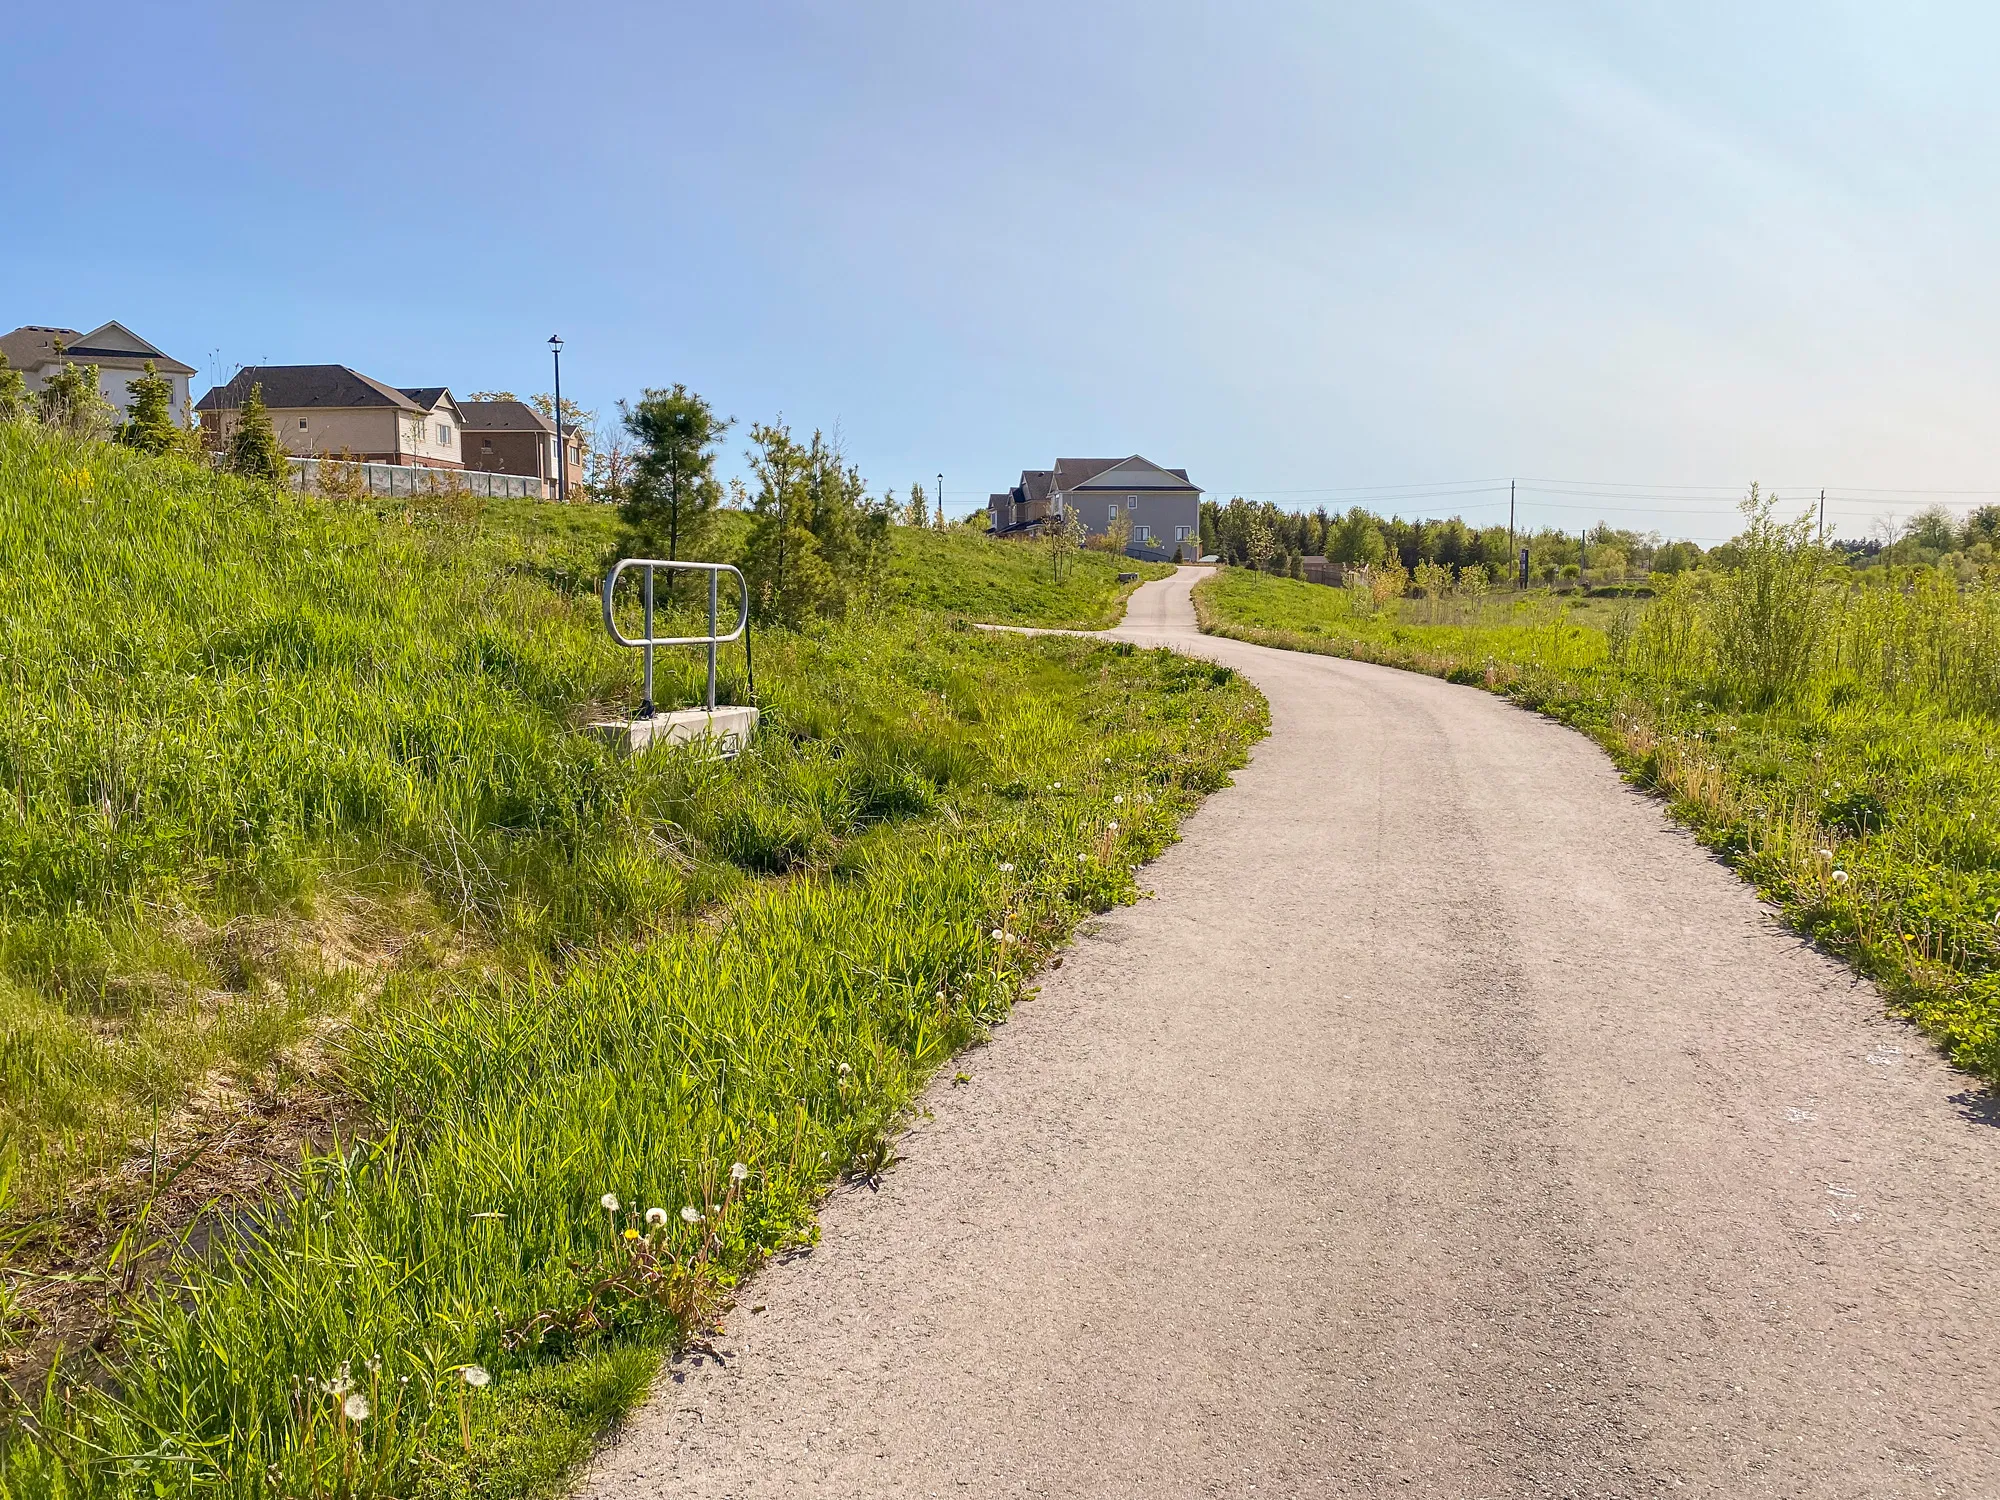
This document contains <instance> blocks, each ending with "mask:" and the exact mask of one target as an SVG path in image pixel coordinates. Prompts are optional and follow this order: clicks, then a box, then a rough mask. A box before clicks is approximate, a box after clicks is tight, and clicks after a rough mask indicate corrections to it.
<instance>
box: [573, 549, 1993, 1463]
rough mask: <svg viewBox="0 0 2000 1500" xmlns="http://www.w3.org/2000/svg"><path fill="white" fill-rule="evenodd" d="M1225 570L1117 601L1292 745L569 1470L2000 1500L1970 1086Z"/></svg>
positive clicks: (1727, 896) (1710, 867)
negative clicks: (1197, 607) (1277, 644)
mask: <svg viewBox="0 0 2000 1500" xmlns="http://www.w3.org/2000/svg"><path fill="white" fill-rule="evenodd" d="M1197 576H1199V575H1198V571H1197V570H1194V569H1184V570H1182V571H1181V573H1180V574H1179V575H1178V576H1176V577H1175V578H1172V579H1168V580H1164V581H1162V582H1158V583H1150V584H1147V585H1145V586H1144V587H1142V588H1141V589H1140V590H1139V591H1138V593H1137V594H1135V595H1134V597H1133V600H1132V605H1131V609H1130V611H1129V612H1128V614H1127V617H1126V621H1125V624H1124V625H1123V626H1121V627H1120V629H1119V631H1118V632H1116V634H1118V635H1121V636H1123V637H1125V638H1128V639H1132V640H1135V641H1139V642H1141V643H1145V644H1156V643H1157V644H1168V645H1173V646H1175V647H1177V648H1179V649H1185V650H1189V651H1191V652H1194V653H1196V654H1199V655H1202V656H1205V657H1209V658H1212V659H1214V660H1217V661H1222V662H1227V663H1228V664H1230V665H1232V666H1234V667H1237V668H1239V669H1241V670H1242V671H1244V672H1245V673H1247V674H1248V675H1249V676H1250V677H1251V679H1252V680H1253V681H1254V682H1256V684H1257V685H1258V686H1259V687H1260V688H1261V689H1262V690H1263V691H1264V693H1265V695H1266V696H1267V697H1268V699H1269V700H1270V703H1271V709H1272V719H1273V729H1272V734H1271V737H1270V738H1269V739H1268V740H1267V741H1265V742H1264V743H1263V744H1262V745H1261V746H1260V747H1259V748H1258V750H1257V751H1256V753H1255V755H1254V757H1253V759H1252V762H1251V764H1250V765H1249V766H1248V767H1247V768H1246V769H1245V770H1244V771H1243V772H1241V773H1239V775H1238V777H1237V779H1236V785H1235V786H1234V787H1233V788H1231V789H1229V790H1226V791H1224V792H1221V793H1219V794H1217V795H1216V796H1214V797H1212V798H1211V799H1210V800H1209V801H1208V803H1206V804H1205V805H1204V806H1203V808H1202V809H1201V810H1200V811H1199V812H1198V813H1197V814H1196V815H1195V816H1194V817H1193V818H1192V819H1191V820H1190V821H1189V822H1188V824H1187V825H1186V827H1185V830H1184V837H1183V839H1182V841H1181V842H1180V843H1179V844H1177V845H1176V846H1174V847H1173V848H1172V849H1171V850H1169V851H1168V852H1167V853H1166V855H1164V856H1163V857H1162V858H1161V859H1160V860H1158V861H1157V862H1156V863H1155V864H1153V865H1152V866H1150V867H1149V869H1148V872H1147V878H1148V880H1149V881H1150V884H1151V888H1152V890H1153V893H1154V896H1153V899H1150V900H1146V901H1143V902H1141V903H1140V904H1139V905H1138V906H1136V907H1133V908H1129V909H1123V910H1119V911H1116V912H1112V913H1110V914H1108V915H1106V916H1104V917H1102V918H1100V919H1098V920H1097V921H1096V922H1095V923H1094V924H1093V926H1092V927H1091V928H1090V929H1089V930H1087V931H1086V933H1085V934H1084V935H1083V936H1082V937H1080V938H1079V940H1078V941H1077V943H1076V944H1075V946H1074V948H1073V949H1072V950H1071V951H1070V952H1069V954H1068V955H1067V958H1066V961H1065V963H1064V964H1063V967H1062V968H1061V969H1060V970H1058V971H1055V972H1053V973H1051V974H1049V975H1047V976H1045V980H1044V983H1043V986H1042V991H1041V996H1040V998H1039V999H1038V1000H1035V1001H1033V1002H1031V1003H1027V1004H1023V1005H1021V1006H1020V1007H1019V1008H1017V1010H1016V1011H1015V1013H1014V1017H1013V1019H1012V1020H1010V1021H1009V1022H1008V1024H1006V1025H1005V1026H1003V1027H1001V1028H999V1029H998V1031H996V1033H995V1035H994V1038H993V1041H992V1042H991V1043H990V1044H989V1045H987V1046H985V1047H982V1048H980V1049H978V1050H976V1051H974V1052H972V1053H971V1054H969V1055H968V1056H967V1058H966V1059H965V1060H964V1061H963V1062H962V1063H961V1067H962V1069H963V1070H964V1071H965V1072H967V1073H969V1074H970V1075H971V1082H970V1083H969V1084H967V1085H965V1086H962V1087H957V1088H954V1087H952V1086H951V1082H950V1073H949V1071H947V1072H946V1073H945V1074H943V1075H941V1077H940V1080H939V1083H938V1085H937V1086H936V1087H934V1088H933V1089H932V1090H931V1092H930V1093H929V1095H928V1096H927V1097H926V1100H925V1103H926V1105H927V1106H928V1111H927V1114H926V1115H925V1117H924V1118H922V1119H920V1120H919V1121H918V1122H917V1123H916V1125H915V1127H914V1128H913V1129H912V1130H911V1132H910V1133H909V1135H908V1136H907V1137H905V1138H904V1140H903V1141H902V1143H901V1146H900V1151H901V1157H902V1159H901V1161H900V1162H899V1163H898V1164H897V1165H896V1166H895V1167H894V1168H893V1169H891V1170H890V1171H889V1172H888V1173H887V1174H886V1175H885V1176H884V1178H883V1179H882V1182H881V1186H880V1188H879V1191H871V1190H868V1189H866V1188H856V1189H849V1190H843V1191H841V1192H840V1193H838V1194H836V1195H835V1196H834V1197H833V1198H832V1199H831V1200H830V1201H829V1202H828V1203H827V1205H826V1206H825V1209H824V1212H823V1214H822V1218H821V1224H822V1241H821V1244H820V1246H819V1247H818V1248H817V1249H816V1250H814V1251H813V1252H812V1253H811V1254H809V1255H802V1256H798V1257H795V1258H793V1259H791V1260H789V1261H787V1262H784V1263H781V1264H774V1265H771V1266H769V1267H767V1268H766V1269H765V1270H764V1271H762V1272H761V1273H760V1274H759V1275H758V1277H757V1278H756V1280H755V1282H754V1284H753V1285H752V1286H751V1287H750V1288H749V1289H748V1295H746V1296H745V1297H744V1299H743V1302H742V1305H741V1306H739V1308H738V1309H737V1311H736V1312H735V1313H733V1314H732V1315H731V1317H730V1319H729V1323H728V1333H727V1337H725V1338H723V1339H720V1340H718V1341H717V1349H718V1352H719V1353H720V1355H721V1358H720V1359H717V1358H715V1357H712V1356H706V1355H703V1356H695V1357H691V1358H689V1359H686V1360H683V1361H681V1362H679V1363H677V1364H676V1365H674V1366H672V1367H671V1368H670V1369H669V1370H668V1372H667V1373H666V1376H665V1377H664V1378H663V1379H662V1381H661V1383H660V1385H659V1387H658V1390H657V1391H656V1394H655V1397H654V1399H653V1400H652V1401H651V1403H650V1404H649V1405H648V1406H647V1407H645V1408H644V1409H643V1410H642V1411H641V1412H640V1413H639V1414H638V1415H637V1416H636V1417H635V1418H634V1420H633V1421H632V1422H631V1423H630V1424H628V1426H627V1428H626V1429H625V1431H624V1432H623V1433H622V1434H621V1435H620V1437H619V1438H618V1440H617V1441H616V1442H614V1443H613V1444H611V1445H610V1446H609V1447H608V1448H607V1450H606V1451H605V1452H604V1453H603V1454H602V1455H601V1457H600V1460H599V1462H598V1463H597V1465H596V1466H595V1469H594V1471H593V1473H592V1474H591V1476H590V1478H589V1479H588V1481H587V1482H586V1484H585V1486H584V1493H585V1494H586V1495H589V1496H594V1497H609V1496H654V1495H658V1496H668V1495H672V1496H676V1497H681V1496H716V1497H721V1496H730V1497H760V1496H781V1495H782V1496H797V1495H815V1496H905V1495H908V1496H917V1495H937V1494H968V1493H969V1494H978V1495H1012V1494H1022V1495H1052V1496H1084V1495H1088V1496H1181V1495H1197V1494H1199V1495H1251V1494H1259V1493H1261V1494H1281V1495H1314V1496H1317V1495H1327V1496H1333V1495H1341V1496H1348V1495H1353V1496H1361V1495H1387V1494H1395V1495H1405V1496H1439V1497H1445V1496H1449V1497H1480V1496H1484V1497H1493V1500H1499V1497H1503V1496H1505V1497H1513V1496H1538V1497H1539V1496H1576V1497H1598V1496H1638V1495H1645V1496H1655V1495H1659V1494H1662V1493H1665V1492H1677V1493H1682V1494H1693V1495H1713V1496H1728V1497H1750V1496H1772V1497H1780V1496H1782V1497H1820V1496H1825V1497H1835V1496H1839V1497H1848V1496H1854V1497H1860V1496H1869V1497H1876V1496H1899V1497H1900V1496H1911V1497H1915V1496H1927V1497H1929V1496H1951V1497H1964V1500H1986V1497H1992V1496H1995V1495H2000V1317H1996V1316H1995V1309H1996V1308H2000V1295H1996V1293H2000V1227H1996V1226H2000V1113H1996V1112H1995V1111H1994V1110H1993V1108H1992V1106H1991V1102H1990V1098H1989V1097H1988V1096H1985V1095H1983V1094H1980V1093H1978V1092H1976V1090H1975V1087H1974V1085H1973V1084H1972V1083H1971V1081H1970V1080H1968V1079H1966V1078H1964V1077H1963V1076H1961V1075H1959V1074H1956V1073H1954V1072H1953V1071H1952V1070H1951V1069H1949V1068H1948V1067H1947V1066H1946V1065H1945V1064H1943V1063H1942V1062H1941V1061H1939V1060H1938V1059H1937V1058H1936V1057H1935V1056H1934V1055H1933V1054H1932V1053H1931V1052H1930V1051H1929V1050H1928V1048H1927V1047H1926V1046H1925V1044H1924V1043H1923V1041H1922V1040H1921V1038H1920V1037H1918V1036H1917V1035H1916V1033H1915V1032H1913V1031H1912V1030H1910V1029H1909V1028H1908V1027H1906V1026H1904V1025H1902V1024H1901V1023H1898V1022H1895V1021H1892V1020H1890V1019H1887V1018H1886V1017H1884V1015H1883V1013H1882V1008H1881V1003H1880V1000H1879V998H1878V997H1877V996H1876V995H1875V994H1874V992H1873V990H1872V989H1871V988H1869V987H1868V986H1867V985H1866V984H1864V983H1862V982H1860V981H1858V980H1856V979H1855V978H1854V976H1853V975H1851V974H1850V973H1849V972H1848V971H1847V970H1846V969H1844V968H1843V967H1842V966H1840V965H1839V964H1838V963H1836V962H1834V961H1833V960H1831V959H1829V958H1826V957H1825V956H1823V955H1820V954H1818V953H1816V952H1814V951H1813V950H1811V949H1810V948H1808V947H1806V946H1805V945H1803V944H1802V943H1800V942H1799V940H1798V939H1796V938H1795V937H1793V936H1792V935H1790V934H1788V933H1787V932H1785V931H1784V930H1783V929H1782V928H1780V927H1779V926H1778V925H1777V924H1776V923H1775V922H1774V921H1773V920H1772V919H1771V918H1770V917H1769V915H1768V914H1767V913H1766V912H1765V910H1764V909H1763V908H1762V907H1761V906H1760V905H1759V903H1758V902H1757V900H1756V898H1755V895H1754V893H1752V892H1751V891H1750V890H1749V889H1748V888H1747V887H1745V886H1744V885H1743V884H1742V883H1741V882H1739V881H1738V880H1737V879H1736V878H1735V877H1734V876H1733V875H1731V874H1730V873H1729V872H1728V871H1727V870H1726V869H1724V868H1723V867H1721V866H1720V865H1719V864H1717V863H1716V862H1715V861H1714V860H1713V859H1712V858H1710V857H1709V856H1708V855H1707V854H1706V853H1705V851H1703V850H1702V849H1701V848H1700V847H1699V846H1698V845H1697V844H1695V843H1694V841H1693V840H1692V839H1691V838H1690V837H1688V836H1687V835H1686V834H1685V833H1683V832H1681V831H1680V830H1678V829H1676V828H1675V827H1673V826H1672V825H1671V824H1670V823H1669V822H1668V821H1667V819H1666V816H1665V814H1664V812H1663V811H1662V809H1661V808H1660V807H1659V805H1658V804H1657V803H1655V802H1653V801H1651V800H1650V799H1648V798H1646V797H1644V796H1642V795H1640V794H1639V793H1637V792H1635V791H1633V790H1632V789H1631V788H1629V787H1627V786H1626V785H1624V784H1623V783H1622V782H1621V781H1620V780H1619V778H1618V776H1617V774H1616V773H1615V772H1614V770H1613V769H1612V767H1611V766H1610V764H1609V762H1608V761H1606V759H1605V758H1604V757H1603V756H1602V755H1601V754H1600V753H1599V752H1598V751H1597V749H1596V748H1595V747H1594V746H1592V745H1591V744H1590V743H1589V742H1588V741H1587V740H1585V739H1583V738H1582V737H1581V736H1578V735H1576V734H1573V733H1571V732H1569V731H1567V730H1565V729H1562V728H1561V727H1559V726H1557V725H1555V724H1553V723H1550V722H1548V721H1545V720H1542V719H1540V718H1537V717H1535V716H1533V715H1531V714H1528V713H1525V712H1523V711H1521V710H1519V709H1517V708H1514V707H1512V706H1511V705H1509V704H1507V703H1505V702H1503V701H1501V700H1499V699H1497V698H1495V697H1493V696H1491V695H1488V694H1485V693H1481V692H1479V691H1477V690H1475V689H1470V688H1463V687H1457V686H1453V685H1451V684H1448V683H1444V682H1440V681H1438V680H1436V679H1433V678H1428V677H1422V676H1417V675H1413V674H1405V673H1400V672H1396V671H1393V670H1390V669H1386V668H1379V667H1373V666H1369V665H1367V664H1364V663H1357V662H1348V661H1342V660H1338V659H1335V658H1330V657H1319V656H1307V655H1302V654H1293V653H1286V652H1281V651H1275V650H1269V649H1267V648H1263V647H1258V646H1252V645H1248V644H1244V643H1240V642H1234V641H1226V640H1220V639H1215V638H1210V637H1203V636H1200V635H1198V634H1197V633H1196V632H1195V627H1194V618H1193V611H1192V607H1191V605H1190V603H1189V601H1188V590H1189V588H1190V587H1191V585H1192V582H1193V580H1194V578H1195V577H1197ZM755 1308H761V1309H762V1311H753V1309H755Z"/></svg>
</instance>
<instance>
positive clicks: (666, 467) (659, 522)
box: [618, 385, 735, 588]
mask: <svg viewBox="0 0 2000 1500" xmlns="http://www.w3.org/2000/svg"><path fill="white" fill-rule="evenodd" d="M618 414H619V418H620V420H621V422H622V423H623V425H624V428H625V431H626V432H627V433H628V434H629V435H630V436H631V438H632V442H633V444H634V446H635V453H634V457H633V461H632V479H631V484H630V487H629V488H630V492H629V494H628V495H627V497H626V500H625V504H624V508H623V510H622V511H621V512H620V514H621V515H622V516H623V518H624V520H625V524H626V525H628V526H630V527H631V528H632V530H633V531H634V533H636V535H637V538H638V540H639V543H640V545H641V546H642V547H644V548H648V549H651V550H652V551H653V552H654V553H655V554H657V553H658V552H659V550H660V549H661V548H664V549H665V555H666V556H667V557H668V558H670V559H674V558H678V557H679V556H680V555H681V553H682V552H684V551H685V552H687V553H688V554H689V555H690V556H698V555H699V554H700V553H701V552H703V551H704V550H705V549H706V547H707V545H708V538H709V534H710V531H711V530H712V528H713V524H714V520H715V510H716V507H717V506H718V505H720V504H721V503H722V484H721V482H720V481H719V480H717V479H716V477H715V459H716V450H717V449H718V448H719V446H720V445H721V443H722V439H723V435H724V434H725V433H727V432H728V431H729V429H730V428H731V427H732V426H734V425H735V423H734V420H733V419H732V418H728V417H718V416H716V414H715V409H714V408H713V407H711V406H710V405H709V404H708V402H706V401H705V400H703V399H702V398H701V397H700V396H697V395H696V394H695V393H694V392H693V391H690V390H689V389H688V388H687V387H686V386H685V385H675V386H674V387H673V388H672V389H671V390H648V391H646V392H645V393H644V394H643V395H642V396H641V397H640V398H639V402H638V404H637V405H636V406H634V405H630V404H628V403H626V402H623V401H621V402H619V403H618ZM669 576H670V578H671V575H669ZM669 587H670V588H671V583H670V584H669Z"/></svg>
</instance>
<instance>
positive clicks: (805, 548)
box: [743, 422, 834, 627]
mask: <svg viewBox="0 0 2000 1500" xmlns="http://www.w3.org/2000/svg"><path fill="white" fill-rule="evenodd" d="M750 442H751V448H750V452H749V454H748V457H749V460H750V471H751V473H753V474H754V475H755V476H756V478H757V494H756V496H755V497H754V498H753V499H752V500H751V502H750V510H751V521H750V535H749V537H748V538H747V539H746V541H745V543H744V547H743V575H744V578H745V579H746V580H747V581H748V583H749V585H750V597H751V599H752V600H753V601H754V602H755V604H756V605H757V607H758V614H759V616H760V617H761V618H762V619H764V620H767V621H769V622H771V623H773V624H778V625H790V626H794V627H796V626H799V625H802V624H804V623H805V622H806V621H807V620H810V619H812V618H814V617H816V616H818V615H821V614H824V613H825V612H826V608H827V604H828V601H829V599H830V597H831V596H832V595H833V593H834V577H833V572H832V570H831V569H830V568H829V567H828V566H827V563H826V559H825V558H824V557H822V556H821V555H820V546H819V538H818V537H817V536H815V535H814V534H813V530H812V502H813V486H812V483H811V463H810V458H811V455H810V454H809V452H808V450H806V449H804V448H801V447H800V446H799V445H798V444H797V443H796V442H795V441H793V439H792V432H791V429H790V428H789V427H787V426H785V425H784V423H782V422H775V423H770V424H768V425H767V424H764V423H756V424H753V425H752V426H751V428H750Z"/></svg>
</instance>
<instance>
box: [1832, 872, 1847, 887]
mask: <svg viewBox="0 0 2000 1500" xmlns="http://www.w3.org/2000/svg"><path fill="white" fill-rule="evenodd" d="M1833 883H1834V884H1835V885H1846V884H1847V871H1845V870H1835V871H1834V872H1833Z"/></svg>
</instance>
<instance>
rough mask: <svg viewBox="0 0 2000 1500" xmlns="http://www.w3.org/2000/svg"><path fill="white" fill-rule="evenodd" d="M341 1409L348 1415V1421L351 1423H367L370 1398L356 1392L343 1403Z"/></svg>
mask: <svg viewBox="0 0 2000 1500" xmlns="http://www.w3.org/2000/svg"><path fill="white" fill-rule="evenodd" d="M340 1409H341V1410H342V1411H344V1412H346V1413H347V1420H348V1421H350V1422H365V1421H367V1420H368V1411H369V1407H368V1398H367V1397H366V1396H364V1395H362V1394H361V1392H359V1391H356V1392H355V1393H354V1394H353V1395H351V1396H349V1397H348V1398H347V1399H346V1400H345V1401H344V1402H342V1403H341V1406H340Z"/></svg>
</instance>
